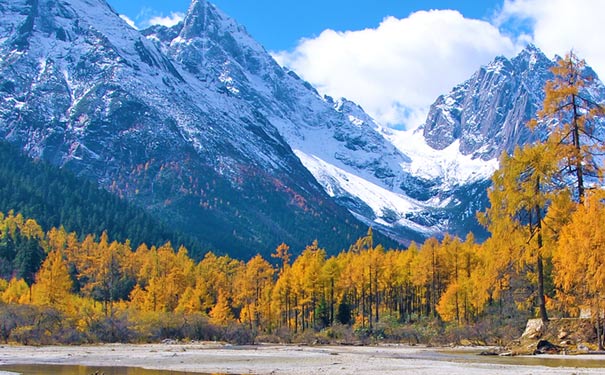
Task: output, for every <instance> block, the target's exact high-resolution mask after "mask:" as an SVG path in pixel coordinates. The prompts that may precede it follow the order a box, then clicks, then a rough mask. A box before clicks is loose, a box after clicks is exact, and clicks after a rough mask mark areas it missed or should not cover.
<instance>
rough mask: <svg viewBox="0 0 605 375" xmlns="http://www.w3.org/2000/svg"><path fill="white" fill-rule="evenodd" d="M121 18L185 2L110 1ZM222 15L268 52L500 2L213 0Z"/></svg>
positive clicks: (485, 10)
mask: <svg viewBox="0 0 605 375" xmlns="http://www.w3.org/2000/svg"><path fill="white" fill-rule="evenodd" d="M108 2H109V4H111V6H112V7H113V8H114V9H115V10H116V11H117V12H118V13H120V14H124V15H126V16H128V18H130V19H131V20H133V21H135V23H136V24H137V25H138V26H140V27H145V26H147V25H148V22H149V20H150V19H151V18H153V17H169V16H170V15H171V14H173V13H186V11H187V8H188V6H189V3H190V1H189V0H171V1H166V0H109V1H108ZM212 2H213V3H214V4H215V5H217V6H218V7H219V8H220V9H222V10H223V11H224V12H225V13H227V14H228V15H230V16H231V17H233V18H235V19H236V20H237V21H238V22H239V23H241V24H243V25H244V26H246V28H247V30H248V32H249V33H250V34H251V35H252V36H253V37H254V38H255V39H256V40H258V41H259V42H261V44H263V45H264V46H265V48H267V49H268V50H273V51H277V50H286V49H290V48H293V47H295V45H296V43H297V42H298V40H299V39H301V38H303V37H304V38H309V37H315V36H318V35H319V34H320V33H321V32H322V31H323V30H325V29H333V30H339V31H344V30H361V29H365V28H371V27H376V26H377V25H378V24H379V23H380V21H382V20H383V19H384V18H385V17H386V16H394V17H397V18H405V17H407V16H408V15H409V14H410V13H412V12H415V11H419V10H429V9H456V10H458V11H460V12H461V13H462V14H463V15H464V16H465V17H468V18H477V19H488V18H491V17H492V16H493V15H494V13H495V12H496V10H497V9H498V8H499V7H501V4H502V0H416V1H410V0H372V1H368V0H348V1H347V0H305V1H300V0H282V1H276V0H214V1H212Z"/></svg>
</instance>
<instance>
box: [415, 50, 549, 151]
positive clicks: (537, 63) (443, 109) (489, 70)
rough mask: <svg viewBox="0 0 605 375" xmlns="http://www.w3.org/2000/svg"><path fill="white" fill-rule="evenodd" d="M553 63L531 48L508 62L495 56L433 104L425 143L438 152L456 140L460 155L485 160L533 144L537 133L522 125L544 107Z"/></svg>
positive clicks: (425, 129) (426, 125)
mask: <svg viewBox="0 0 605 375" xmlns="http://www.w3.org/2000/svg"><path fill="white" fill-rule="evenodd" d="M553 66H554V62H553V61H551V60H550V59H548V58H547V57H546V56H545V55H544V54H543V53H542V52H541V51H540V50H538V49H537V48H535V47H534V46H529V47H527V48H526V49H525V50H523V51H522V52H521V53H520V54H519V55H518V56H517V57H515V58H513V59H510V60H509V59H506V58H504V57H498V58H496V59H495V60H494V61H493V62H492V63H491V64H489V65H487V66H485V67H482V68H481V69H479V70H478V71H477V72H476V73H475V74H474V75H473V76H472V77H471V78H470V79H469V80H468V81H466V82H464V83H462V84H461V85H459V86H456V87H455V88H454V89H453V90H452V91H451V92H450V93H449V94H447V95H443V96H440V97H439V98H438V99H437V101H436V102H435V103H434V104H433V105H432V106H431V110H430V112H429V115H428V118H427V121H426V124H425V125H424V137H425V139H426V141H427V143H428V144H429V145H430V146H431V147H433V148H435V149H437V150H442V149H444V148H446V147H447V146H449V145H451V144H452V143H453V142H454V141H455V140H459V141H460V151H461V153H462V154H464V155H472V156H473V157H479V158H482V159H484V160H489V159H492V158H495V157H498V156H499V155H500V153H501V152H502V151H504V150H506V151H508V152H511V151H512V150H513V149H514V147H515V145H519V144H524V143H527V142H531V141H532V140H534V139H535V137H537V136H539V133H538V134H532V133H531V132H530V131H529V129H528V128H527V127H526V126H525V124H526V123H527V121H528V120H529V119H531V118H532V117H534V116H535V114H536V112H537V111H538V110H539V109H540V108H541V107H542V101H543V100H544V84H545V82H546V81H547V80H549V79H550V78H552V74H551V72H550V68H552V67H553Z"/></svg>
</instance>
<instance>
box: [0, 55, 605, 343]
mask: <svg viewBox="0 0 605 375" xmlns="http://www.w3.org/2000/svg"><path fill="white" fill-rule="evenodd" d="M583 67H584V63H583V61H581V60H579V59H578V58H577V57H576V56H574V55H573V54H570V55H568V56H567V57H566V58H565V59H561V60H560V61H559V64H558V66H557V67H556V68H555V69H554V71H553V73H554V75H555V78H554V79H553V80H552V81H551V82H549V84H548V85H547V87H546V88H545V89H546V99H545V101H544V109H543V110H542V111H540V112H539V113H538V118H537V119H536V120H535V121H532V123H530V126H531V127H549V132H548V134H550V135H549V136H548V138H546V139H544V140H543V141H541V142H536V143H534V144H531V145H526V146H523V147H519V148H517V150H515V152H514V153H513V154H512V155H506V154H504V155H503V156H502V160H501V167H500V169H499V170H498V171H497V172H496V173H495V174H494V177H493V186H492V187H491V188H490V189H489V191H488V194H489V200H490V207H489V208H488V209H486V210H485V212H482V213H479V219H480V221H481V223H482V224H483V225H484V226H485V227H486V228H487V229H488V230H489V232H490V233H491V236H490V238H489V239H488V240H487V241H485V242H484V243H477V242H476V241H475V239H474V237H473V236H472V235H470V234H469V235H468V236H467V238H466V239H464V240H461V239H458V238H454V237H451V236H447V235H446V236H445V237H444V238H443V239H441V240H438V239H435V238H432V239H429V240H427V241H426V242H424V243H423V244H421V245H416V244H412V245H411V246H409V248H407V249H405V250H397V249H385V248H383V246H382V245H380V244H375V243H374V236H373V233H372V230H371V229H370V230H369V231H368V233H367V235H366V236H363V237H361V238H359V239H358V240H357V241H356V242H355V243H353V244H352V245H351V246H350V248H349V249H348V250H345V251H342V252H340V253H339V254H337V255H335V256H328V255H327V254H326V251H325V250H324V249H322V248H321V244H319V243H317V241H315V242H313V243H312V244H309V245H308V246H307V247H306V248H305V249H304V250H302V252H300V255H299V256H298V257H296V258H293V257H292V256H291V254H292V251H291V249H290V248H289V247H288V245H287V244H282V245H280V246H279V247H277V249H275V251H274V253H273V255H272V257H271V259H265V258H263V257H261V256H260V255H257V256H255V257H252V258H251V259H250V260H248V261H242V260H237V259H233V258H230V257H229V256H217V255H215V254H213V253H212V252H209V253H207V254H206V255H205V256H204V257H203V258H202V259H201V260H200V261H194V260H193V259H192V258H191V257H190V256H189V254H188V251H187V249H186V248H185V247H183V246H180V247H179V248H178V249H175V248H173V246H172V244H171V243H170V242H166V243H165V244H162V245H156V246H147V245H145V244H140V245H138V246H136V247H133V246H132V245H131V242H130V241H129V240H128V239H126V240H123V241H116V240H113V241H112V240H110V239H109V237H108V234H107V233H106V232H104V233H103V234H102V235H100V236H98V235H97V236H95V235H93V234H90V235H88V236H85V237H82V236H78V235H76V234H75V233H72V232H68V231H66V230H65V229H64V228H63V227H59V228H52V229H50V230H48V231H47V232H44V231H43V230H42V228H41V226H40V225H38V223H37V222H36V221H34V220H33V219H26V218H24V217H23V216H22V215H21V214H15V213H13V212H8V213H5V214H2V215H0V301H1V302H0V314H2V316H1V317H0V318H1V319H0V321H2V323H1V324H0V334H1V335H2V339H4V340H5V341H11V340H12V341H18V342H24V343H40V342H57V341H60V342H95V341H147V340H159V339H162V338H179V339H180V338H189V339H226V340H233V341H236V342H254V341H255V340H256V339H259V338H260V339H264V340H282V341H291V340H295V339H297V338H298V339H300V338H302V339H305V338H308V337H312V340H321V339H326V340H335V341H347V340H361V341H362V342H364V340H381V339H390V340H397V341H409V342H421V341H430V340H439V339H440V340H447V341H459V340H461V339H463V338H466V339H471V340H475V341H476V342H482V343H486V342H489V343H498V340H506V339H511V338H513V337H514V335H517V334H519V333H520V331H519V330H520V329H522V327H523V326H524V323H525V320H526V319H527V318H529V317H539V318H541V319H543V320H544V321H547V320H549V319H551V318H553V317H577V316H578V314H579V311H580V309H588V311H591V312H592V317H593V320H594V323H595V327H596V330H597V332H598V333H599V339H598V343H597V344H598V345H599V346H601V345H602V343H603V338H602V329H601V327H602V326H603V325H604V323H603V322H601V321H600V314H598V313H597V312H598V311H603V309H604V308H605V301H604V300H605V295H603V294H602V293H601V291H602V290H603V286H604V285H605V231H603V229H602V228H601V226H600V225H601V224H602V223H603V222H604V221H605V190H604V189H603V188H602V186H601V177H602V168H601V166H602V165H603V162H602V160H601V159H602V157H601V155H602V153H603V146H604V143H603V142H602V141H601V140H600V139H598V133H597V132H596V130H597V127H596V126H595V120H597V119H598V118H599V117H600V116H602V115H603V108H602V107H601V106H600V105H598V104H597V103H592V102H590V101H588V100H586V98H585V95H584V87H585V85H586V83H587V81H586V80H587V79H588V78H586V77H585V76H584V75H582V72H583ZM296 253H298V251H297V252H296ZM511 327H512V329H511ZM309 335H310V336H309Z"/></svg>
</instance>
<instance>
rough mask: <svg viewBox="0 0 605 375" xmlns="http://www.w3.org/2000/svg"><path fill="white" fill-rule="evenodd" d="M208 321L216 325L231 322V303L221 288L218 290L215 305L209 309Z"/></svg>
mask: <svg viewBox="0 0 605 375" xmlns="http://www.w3.org/2000/svg"><path fill="white" fill-rule="evenodd" d="M208 315H209V316H210V321H211V322H212V323H214V324H216V325H221V326H224V325H227V324H229V323H231V322H233V319H234V317H233V311H232V310H231V304H230V303H229V299H228V298H227V296H226V293H224V292H223V290H222V289H221V290H219V291H218V298H217V301H216V305H214V307H213V308H212V310H210V314H208Z"/></svg>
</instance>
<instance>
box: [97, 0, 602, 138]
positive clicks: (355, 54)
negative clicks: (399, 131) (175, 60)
mask: <svg viewBox="0 0 605 375" xmlns="http://www.w3.org/2000/svg"><path fill="white" fill-rule="evenodd" d="M108 2H109V3H110V5H112V6H113V8H114V9H115V10H116V11H117V12H118V13H120V14H121V15H123V18H125V19H126V18H127V19H128V20H129V21H130V22H131V24H133V26H134V27H137V28H144V27H147V26H149V25H150V24H164V25H167V26H168V25H171V24H175V23H176V22H178V21H179V20H180V19H182V18H183V17H184V16H185V13H186V11H187V8H188V7H189V3H190V1H189V0H108ZM212 2H213V3H214V4H216V5H217V6H218V7H219V8H220V9H222V10H223V11H224V12H225V13H226V14H228V15H229V16H231V17H232V18H235V20H236V21H238V22H239V23H240V24H242V25H244V26H245V27H246V29H247V30H248V32H249V33H250V34H251V35H252V36H253V37H254V38H255V39H256V40H257V41H258V42H260V43H261V44H262V45H263V46H264V47H265V48H266V49H267V50H268V51H271V53H272V54H273V56H274V58H275V59H276V60H277V61H278V62H279V63H280V64H281V65H283V66H287V67H288V68H291V69H293V70H295V71H296V72H297V73H298V74H299V75H300V76H301V77H303V78H304V79H305V80H307V81H309V82H310V83H312V84H313V85H314V86H315V87H316V88H317V89H318V90H319V92H321V93H323V94H327V95H330V96H332V97H335V98H339V97H346V98H348V99H350V100H353V101H355V102H356V103H359V104H361V106H362V107H363V108H364V109H365V110H366V112H368V113H369V114H370V115H372V116H373V117H374V118H375V119H377V120H378V121H379V122H380V123H382V124H384V125H388V126H393V127H404V128H415V127H417V126H418V125H421V124H422V122H423V121H424V119H425V118H426V114H427V112H428V109H429V106H430V105H431V104H432V103H433V102H434V101H435V99H436V98H437V96H439V95H441V94H445V93H447V92H449V91H450V90H451V88H452V87H453V86H455V85H457V84H459V83H462V82H463V81H464V80H466V79H468V78H469V77H470V76H471V75H472V74H473V72H475V71H476V70H477V69H479V67H481V66H482V65H485V64H488V63H489V62H490V61H492V60H493V59H494V58H495V57H496V56H499V55H502V56H506V57H513V56H515V55H516V54H517V53H519V51H520V50H521V49H522V48H524V47H525V46H526V45H527V44H528V43H533V44H535V45H536V46H537V47H538V48H540V49H541V50H542V51H543V52H544V53H545V54H546V55H547V56H548V57H550V58H553V57H554V56H555V55H565V53H567V52H569V51H570V50H571V49H573V50H574V52H575V53H576V54H577V55H579V56H580V57H582V58H585V59H586V61H587V62H588V64H589V65H591V66H592V67H593V68H594V69H595V71H596V72H597V74H599V75H600V76H601V77H603V76H605V48H602V43H600V41H599V38H600V36H602V35H605V22H603V20H602V18H603V15H604V14H605V1H604V0H573V1H570V0H372V1H368V0H348V1H347V0H306V1H300V0H281V1H278V0H214V1H212Z"/></svg>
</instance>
